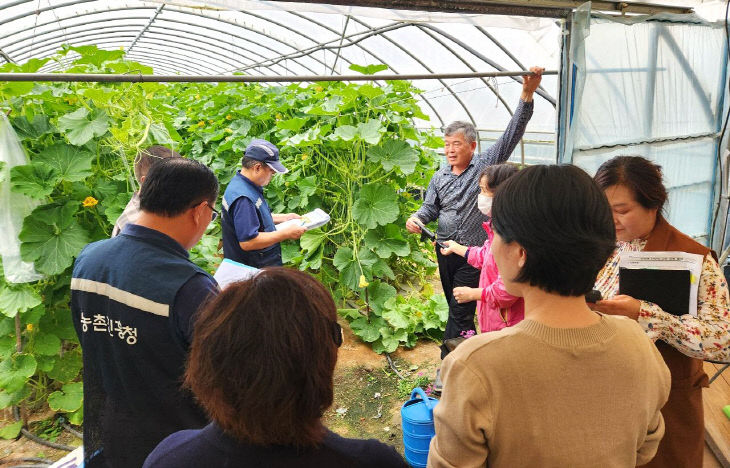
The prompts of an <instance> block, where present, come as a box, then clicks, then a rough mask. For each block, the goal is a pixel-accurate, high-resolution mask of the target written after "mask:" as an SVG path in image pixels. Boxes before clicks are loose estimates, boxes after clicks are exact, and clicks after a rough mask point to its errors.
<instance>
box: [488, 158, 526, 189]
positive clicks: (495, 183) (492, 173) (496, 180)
mask: <svg viewBox="0 0 730 468" xmlns="http://www.w3.org/2000/svg"><path fill="white" fill-rule="evenodd" d="M519 170H520V168H519V167H517V166H516V165H515V164H511V163H502V164H494V165H491V166H487V167H485V168H484V170H483V171H482V173H481V174H480V175H479V181H482V180H483V179H485V178H486V180H487V187H489V190H491V191H492V192H494V191H495V190H497V187H499V186H500V185H501V184H502V182H504V181H505V180H507V179H508V178H509V177H510V176H513V175H515V174H517V172H518V171H519Z"/></svg>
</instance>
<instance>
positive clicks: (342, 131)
mask: <svg viewBox="0 0 730 468" xmlns="http://www.w3.org/2000/svg"><path fill="white" fill-rule="evenodd" d="M334 135H335V136H336V137H338V138H339V139H341V140H344V141H351V140H352V139H353V138H355V135H357V127H353V126H352V125H340V126H339V127H337V128H336V129H335V133H334Z"/></svg>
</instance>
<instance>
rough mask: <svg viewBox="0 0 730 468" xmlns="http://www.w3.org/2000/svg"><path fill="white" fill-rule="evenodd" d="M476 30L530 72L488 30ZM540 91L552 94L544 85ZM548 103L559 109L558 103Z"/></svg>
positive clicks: (540, 87)
mask: <svg viewBox="0 0 730 468" xmlns="http://www.w3.org/2000/svg"><path fill="white" fill-rule="evenodd" d="M476 29H477V31H479V32H481V33H482V34H484V35H485V36H486V37H487V38H488V39H489V40H490V41H492V42H493V43H494V45H496V46H497V47H499V48H500V49H501V50H502V52H504V53H505V54H506V55H507V57H509V58H510V59H511V60H512V61H513V62H514V63H515V64H516V65H517V66H518V67H519V68H520V69H521V70H528V68H527V67H526V66H525V65H523V64H522V62H520V60H519V59H518V58H517V57H515V56H514V54H512V52H511V51H510V50H509V49H508V48H507V47H505V46H503V45H502V43H501V42H499V41H498V40H497V38H496V37H494V36H492V35H491V34H489V32H488V31H487V30H486V29H484V28H483V27H481V26H476ZM538 89H541V90H543V91H544V92H545V93H547V94H548V95H549V94H550V93H548V92H547V90H546V89H545V88H543V87H542V84H541V85H540V86H538ZM547 101H548V102H549V103H550V104H552V105H553V107H557V103H556V102H555V101H554V100H553V101H550V100H549V99H547Z"/></svg>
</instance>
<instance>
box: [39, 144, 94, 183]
mask: <svg viewBox="0 0 730 468" xmlns="http://www.w3.org/2000/svg"><path fill="white" fill-rule="evenodd" d="M93 159H94V155H93V154H91V153H90V152H89V151H87V150H85V149H81V148H74V147H73V146H69V145H67V144H65V143H56V144H55V145H52V146H49V147H47V148H46V149H44V150H43V151H41V153H40V154H39V155H38V156H36V157H35V158H33V162H34V163H42V164H46V165H48V166H50V167H52V168H53V169H54V170H55V171H56V173H57V174H56V179H57V181H58V180H68V181H70V182H76V181H80V180H84V179H86V178H87V177H88V176H90V175H91V163H92V161H93Z"/></svg>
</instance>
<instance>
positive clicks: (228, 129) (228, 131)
mask: <svg viewBox="0 0 730 468" xmlns="http://www.w3.org/2000/svg"><path fill="white" fill-rule="evenodd" d="M225 132H226V133H233V129H231V127H226V130H225Z"/></svg>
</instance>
